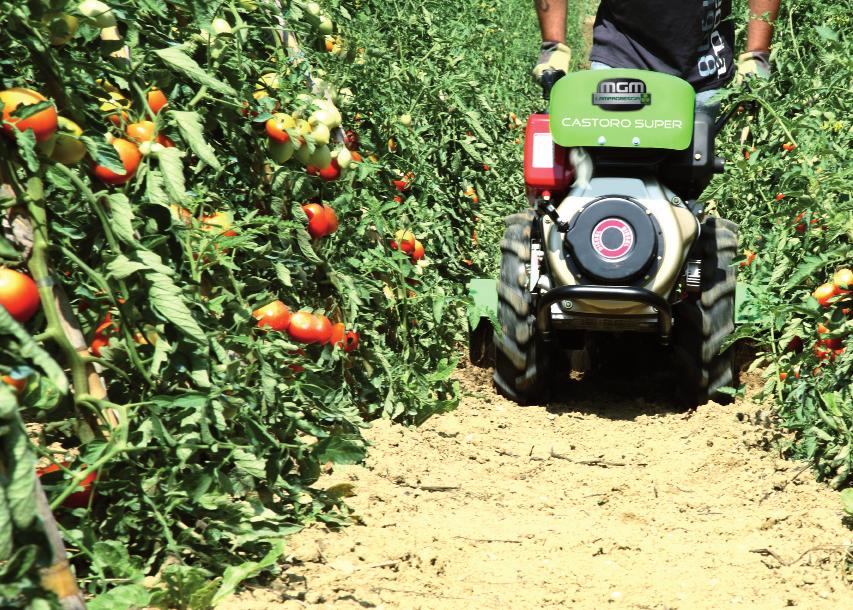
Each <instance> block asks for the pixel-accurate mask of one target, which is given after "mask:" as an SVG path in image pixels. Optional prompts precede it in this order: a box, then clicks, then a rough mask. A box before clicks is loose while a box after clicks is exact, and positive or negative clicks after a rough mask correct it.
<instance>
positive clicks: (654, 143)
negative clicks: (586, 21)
mask: <svg viewBox="0 0 853 610" xmlns="http://www.w3.org/2000/svg"><path fill="white" fill-rule="evenodd" d="M695 98H696V93H695V92H694V91H693V87H692V86H691V85H690V83H688V82H687V81H684V80H681V79H680V78H678V77H676V76H671V75H669V74H661V73H659V72H649V71H647V70H622V69H614V70H586V71H581V72H573V73H571V74H568V75H566V76H564V77H563V78H561V79H560V80H558V81H557V83H556V84H555V85H554V88H553V89H552V90H551V107H550V113H551V135H552V136H553V138H554V141H555V142H556V143H557V144H559V145H560V146H565V147H573V146H587V147H596V146H607V147H615V148H667V149H671V150H684V149H685V148H687V147H688V146H690V140H691V139H692V137H693V111H694V103H695Z"/></svg>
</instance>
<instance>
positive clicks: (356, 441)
mask: <svg viewBox="0 0 853 610" xmlns="http://www.w3.org/2000/svg"><path fill="white" fill-rule="evenodd" d="M316 451H317V454H318V457H319V460H320V462H321V463H322V462H333V463H335V464H357V463H358V462H360V461H362V460H363V459H364V456H365V455H366V454H367V446H366V444H365V442H364V439H363V438H361V436H360V435H358V434H336V435H335V436H329V437H327V438H324V439H322V440H320V441H319V442H318V443H317V446H316Z"/></svg>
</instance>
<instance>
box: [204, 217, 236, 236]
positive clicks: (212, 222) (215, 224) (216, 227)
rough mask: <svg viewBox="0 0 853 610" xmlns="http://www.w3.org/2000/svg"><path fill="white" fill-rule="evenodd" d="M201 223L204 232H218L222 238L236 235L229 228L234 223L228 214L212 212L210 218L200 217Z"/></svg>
mask: <svg viewBox="0 0 853 610" xmlns="http://www.w3.org/2000/svg"><path fill="white" fill-rule="evenodd" d="M201 222H202V229H204V230H205V231H220V232H221V234H222V236H223V237H234V236H235V235H237V231H235V230H234V229H232V228H231V226H232V225H233V224H234V221H233V220H232V218H231V214H230V213H228V212H214V213H213V214H211V215H210V216H202V217H201Z"/></svg>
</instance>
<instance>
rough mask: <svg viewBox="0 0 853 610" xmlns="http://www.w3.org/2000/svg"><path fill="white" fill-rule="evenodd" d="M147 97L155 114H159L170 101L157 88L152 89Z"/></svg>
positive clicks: (149, 105)
mask: <svg viewBox="0 0 853 610" xmlns="http://www.w3.org/2000/svg"><path fill="white" fill-rule="evenodd" d="M147 97H148V107H149V108H150V109H151V112H153V113H154V114H157V113H159V112H160V110H161V109H162V108H163V106H165V105H166V104H168V103H169V100H167V99H166V95H165V94H164V93H163V92H162V91H160V90H159V89H158V88H157V87H151V90H150V91H149V92H148V96H147Z"/></svg>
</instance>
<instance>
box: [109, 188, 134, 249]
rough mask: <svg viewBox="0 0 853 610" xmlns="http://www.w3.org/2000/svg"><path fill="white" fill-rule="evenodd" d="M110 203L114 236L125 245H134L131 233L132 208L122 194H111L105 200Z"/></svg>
mask: <svg viewBox="0 0 853 610" xmlns="http://www.w3.org/2000/svg"><path fill="white" fill-rule="evenodd" d="M107 199H108V200H109V202H110V216H111V218H112V221H113V222H112V228H113V231H114V232H115V234H116V236H117V237H118V238H119V239H120V240H122V241H123V242H125V243H126V244H134V243H136V236H135V235H134V233H133V208H132V207H131V205H130V200H129V199H128V198H127V196H126V195H125V194H124V193H112V194H111V195H109V197H108V198H107Z"/></svg>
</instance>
